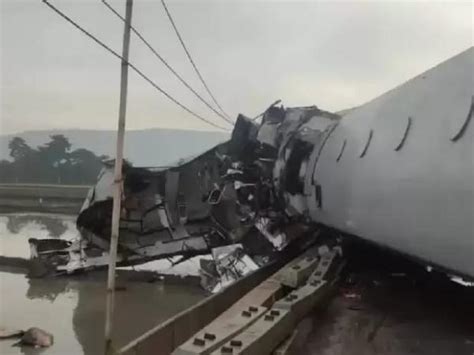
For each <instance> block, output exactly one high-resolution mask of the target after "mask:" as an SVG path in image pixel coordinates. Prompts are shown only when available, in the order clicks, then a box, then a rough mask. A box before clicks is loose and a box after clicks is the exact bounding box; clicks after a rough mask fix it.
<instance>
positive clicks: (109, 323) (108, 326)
mask: <svg viewBox="0 0 474 355" xmlns="http://www.w3.org/2000/svg"><path fill="white" fill-rule="evenodd" d="M132 7H133V0H127V4H126V9H125V28H124V32H123V48H122V58H123V59H122V71H121V77H120V106H119V120H118V131H117V152H116V155H115V173H114V186H113V189H114V191H113V195H114V203H113V210H112V230H111V233H110V251H109V270H108V275H107V304H106V313H105V354H106V355H112V354H114V352H115V351H114V348H113V346H112V333H113V320H114V319H113V315H114V301H115V263H116V261H117V246H118V238H119V224H120V210H121V198H122V186H123V181H122V162H123V142H124V136H125V115H126V111H127V86H128V54H129V50H130V26H131V24H132Z"/></svg>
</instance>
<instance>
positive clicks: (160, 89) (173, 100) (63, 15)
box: [42, 0, 228, 131]
mask: <svg viewBox="0 0 474 355" xmlns="http://www.w3.org/2000/svg"><path fill="white" fill-rule="evenodd" d="M42 1H43V2H44V3H45V4H46V5H47V6H48V7H49V8H50V9H52V10H53V11H54V12H56V13H57V14H58V15H59V16H61V17H62V18H64V19H65V20H66V21H67V22H69V23H70V24H71V25H73V26H74V27H76V28H77V29H78V30H79V31H81V32H82V33H83V34H85V35H86V36H87V37H89V38H90V39H92V40H93V41H94V42H96V43H97V44H98V45H100V46H101V47H102V48H104V49H105V50H107V51H108V52H109V53H111V54H112V55H114V56H115V57H117V58H118V59H120V60H123V61H124V62H125V63H127V64H128V66H129V67H130V68H132V69H133V70H134V71H135V72H136V73H137V74H138V75H139V76H141V77H142V78H143V79H144V80H146V81H147V82H148V83H149V84H150V85H152V86H153V87H154V88H155V89H156V90H158V91H159V92H160V93H162V94H163V95H165V96H166V97H167V98H168V99H169V100H171V101H172V102H174V103H175V104H176V105H178V106H179V107H181V108H182V109H183V110H185V111H186V112H188V113H189V114H191V115H193V116H194V117H196V118H198V119H199V120H201V121H203V122H206V123H207V124H209V125H211V126H214V127H216V128H219V129H222V130H224V131H228V129H227V128H224V127H221V126H219V125H217V124H215V123H214V122H211V121H209V120H207V119H206V118H204V117H202V116H200V115H198V114H197V113H195V112H193V111H192V110H190V109H189V108H187V107H186V106H184V105H183V104H182V103H181V102H179V101H178V100H176V99H175V98H174V97H173V96H171V95H170V94H168V93H167V92H166V91H165V90H163V89H162V88H161V87H159V86H158V84H156V83H155V82H154V81H153V80H151V79H150V78H149V77H148V76H146V75H145V74H144V73H143V72H142V71H141V70H140V69H138V68H137V67H136V66H135V65H134V64H132V63H131V62H130V61H125V60H124V58H123V57H122V56H121V55H120V54H118V53H117V52H116V51H114V50H113V49H112V48H110V47H109V46H108V45H106V44H105V43H104V42H102V41H101V40H100V39H98V38H97V37H95V36H94V35H93V34H91V33H90V32H88V31H87V30H85V29H84V28H83V27H81V26H80V25H78V24H77V23H76V22H74V20H72V19H71V18H70V17H68V16H67V15H66V14H65V13H63V12H62V11H61V10H59V9H58V8H57V7H55V6H54V5H53V4H51V3H50V2H49V1H48V0H42Z"/></svg>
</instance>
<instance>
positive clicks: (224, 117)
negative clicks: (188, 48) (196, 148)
mask: <svg viewBox="0 0 474 355" xmlns="http://www.w3.org/2000/svg"><path fill="white" fill-rule="evenodd" d="M101 1H102V3H103V4H104V5H105V6H106V7H107V8H108V9H109V10H110V11H111V12H112V13H113V14H114V15H115V16H117V17H118V18H119V19H121V20H122V21H123V22H125V18H124V17H123V16H122V15H120V13H119V12H118V11H117V10H115V9H114V8H113V7H112V5H110V4H109V3H108V2H107V1H106V0H101ZM130 29H131V30H132V32H133V33H134V34H135V35H136V36H137V37H138V38H139V39H140V40H141V41H142V42H143V44H145V46H147V47H148V49H149V50H150V51H151V52H152V53H153V54H154V55H155V56H156V58H158V59H159V60H160V61H161V62H162V63H163V64H164V65H165V66H166V68H168V70H169V71H171V72H172V73H173V74H174V76H175V77H176V78H178V80H179V81H180V82H181V83H182V84H183V85H184V86H186V88H188V89H189V90H190V91H191V92H192V93H193V94H194V95H196V96H197V98H198V99H199V100H201V101H202V102H203V103H204V104H205V105H206V106H207V107H208V108H210V109H211V110H212V111H213V112H214V113H215V114H216V115H218V116H219V117H220V118H222V119H223V120H225V121H226V122H227V123H230V124H232V125H233V124H234V122H233V121H232V120H230V119H229V118H227V117H226V116H224V115H222V114H221V113H220V112H219V111H217V110H216V109H215V108H214V107H212V106H211V104H209V103H208V102H207V101H206V100H205V99H204V98H203V97H202V96H201V95H199V93H198V92H196V90H194V89H193V88H192V87H191V86H190V85H189V84H188V83H187V82H186V81H185V80H184V79H183V78H182V77H181V75H179V74H178V73H177V72H176V70H175V69H173V67H172V66H171V65H170V64H169V63H168V62H167V61H166V60H165V59H164V58H163V57H162V56H161V55H160V54H159V53H158V52H157V51H156V50H155V49H154V48H153V46H152V45H151V44H150V43H149V42H148V41H147V40H146V39H145V38H144V37H143V35H142V34H141V33H140V32H139V31H138V30H137V29H136V28H135V27H134V26H130Z"/></svg>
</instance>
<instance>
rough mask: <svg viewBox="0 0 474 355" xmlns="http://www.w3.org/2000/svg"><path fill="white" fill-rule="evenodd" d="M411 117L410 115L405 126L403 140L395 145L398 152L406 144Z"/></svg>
mask: <svg viewBox="0 0 474 355" xmlns="http://www.w3.org/2000/svg"><path fill="white" fill-rule="evenodd" d="M411 121H412V119H411V117H408V122H407V126H406V128H405V133H403V137H402V140H401V141H400V143H398V145H397V146H396V147H395V151H396V152H398V151H399V150H400V149H402V147H403V145H404V144H405V141H406V139H407V137H408V132H409V131H410V127H411Z"/></svg>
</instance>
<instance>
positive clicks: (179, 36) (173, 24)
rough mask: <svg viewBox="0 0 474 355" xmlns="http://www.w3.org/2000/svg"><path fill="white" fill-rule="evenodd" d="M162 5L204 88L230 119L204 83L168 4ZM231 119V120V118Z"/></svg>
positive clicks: (162, 1)
mask: <svg viewBox="0 0 474 355" xmlns="http://www.w3.org/2000/svg"><path fill="white" fill-rule="evenodd" d="M161 3H162V4H163V8H164V9H165V12H166V15H168V19H169V20H170V22H171V25H172V26H173V29H174V31H175V33H176V36H178V39H179V42H180V43H181V46H182V47H183V49H184V51H185V52H186V56H187V57H188V59H189V61H190V62H191V65H192V66H193V68H194V71H195V72H196V74H197V76H198V77H199V80H200V81H201V83H202V85H203V86H204V88H205V89H206V91H207V93H208V94H209V96H210V97H211V98H212V101H214V103H215V104H216V105H217V107H219V109H220V110H221V112H222V113H223V114H224V115H226V116H227V118H229V115H228V114H227V113H226V112H225V111H224V110H223V109H222V107H221V105H219V103H218V102H217V100H216V98H215V97H214V95H213V94H212V92H211V90H210V89H209V87H208V86H207V84H206V82H205V81H204V78H203V77H202V75H201V73H200V71H199V69H198V68H197V66H196V63H194V60H193V58H192V57H191V54H190V53H189V51H188V48H187V47H186V45H185V44H184V41H183V38H182V37H181V34H180V33H179V31H178V28H177V27H176V24H175V23H174V20H173V17H171V14H170V12H169V10H168V7H167V6H166V3H165V1H164V0H161ZM229 119H230V118H229Z"/></svg>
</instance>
